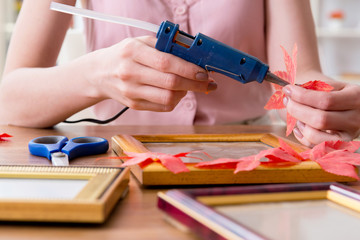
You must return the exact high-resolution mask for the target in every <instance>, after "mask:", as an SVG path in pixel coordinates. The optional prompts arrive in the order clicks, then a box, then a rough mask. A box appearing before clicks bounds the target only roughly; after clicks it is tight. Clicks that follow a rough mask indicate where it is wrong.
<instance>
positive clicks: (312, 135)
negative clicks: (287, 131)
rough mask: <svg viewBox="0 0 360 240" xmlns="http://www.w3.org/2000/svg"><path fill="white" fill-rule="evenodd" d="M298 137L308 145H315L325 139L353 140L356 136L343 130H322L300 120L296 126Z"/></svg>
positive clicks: (295, 130)
mask: <svg viewBox="0 0 360 240" xmlns="http://www.w3.org/2000/svg"><path fill="white" fill-rule="evenodd" d="M294 135H295V137H296V139H297V140H298V141H299V142H301V143H302V144H304V145H305V146H308V147H313V146H315V145H317V144H319V143H321V142H324V141H337V140H342V141H351V140H352V139H353V138H354V137H355V136H353V135H352V134H349V133H348V132H342V131H320V130H318V129H316V128H313V127H311V126H309V125H306V124H304V123H302V122H300V121H298V122H297V125H296V127H295V128H294Z"/></svg>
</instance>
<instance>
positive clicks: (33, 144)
mask: <svg viewBox="0 0 360 240" xmlns="http://www.w3.org/2000/svg"><path fill="white" fill-rule="evenodd" d="M67 141H68V138H67V137H64V136H45V137H37V138H34V139H33V140H31V141H30V142H29V151H30V153H31V154H32V155H35V156H39V157H46V158H48V159H49V160H51V153H53V152H60V151H61V149H62V148H63V147H64V146H65V145H66V142H67Z"/></svg>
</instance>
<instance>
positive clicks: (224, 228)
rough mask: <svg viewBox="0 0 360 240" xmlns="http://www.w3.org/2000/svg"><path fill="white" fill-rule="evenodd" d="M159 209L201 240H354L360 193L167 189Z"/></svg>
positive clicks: (303, 187) (332, 188)
mask: <svg viewBox="0 0 360 240" xmlns="http://www.w3.org/2000/svg"><path fill="white" fill-rule="evenodd" d="M158 207H159V209H160V210H162V211H163V212H164V213H165V215H164V216H165V217H166V219H167V220H168V221H169V222H170V223H172V224H173V225H174V226H176V227H178V228H179V229H182V230H185V231H191V232H193V233H195V234H196V235H198V236H199V237H200V238H202V239H214V240H215V239H219V240H220V239H234V240H235V239H239V240H240V239H249V240H250V239H256V240H267V239H274V240H275V239H304V240H306V239H329V240H330V239H356V238H357V236H358V235H359V233H360V230H359V228H358V227H357V226H358V225H359V223H360V192H359V191H358V190H355V189H353V188H351V187H349V186H346V185H343V184H339V183H295V184H267V185H253V186H234V187H221V188H220V187H217V188H198V189H183V190H169V191H167V192H159V193H158Z"/></svg>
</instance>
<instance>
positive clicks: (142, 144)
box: [112, 133, 354, 186]
mask: <svg viewBox="0 0 360 240" xmlns="http://www.w3.org/2000/svg"><path fill="white" fill-rule="evenodd" d="M284 140H285V141H286V142H287V143H288V144H289V145H291V146H292V148H294V149H295V150H296V151H298V152H301V151H304V150H306V148H305V147H304V146H302V145H300V144H297V143H294V142H292V141H289V140H286V139H284ZM278 146H279V141H278V137H277V136H275V135H273V134H266V133H244V134H185V135H179V134H166V135H133V136H131V135H116V136H113V137H112V148H113V150H114V151H115V153H116V154H117V155H118V156H124V153H123V152H137V153H141V152H147V151H152V152H163V153H170V154H177V153H180V152H188V151H193V150H196V151H205V152H208V153H210V154H211V155H213V154H215V155H216V154H218V156H216V157H217V158H219V157H223V158H228V157H229V156H230V158H235V157H234V155H237V156H238V155H239V154H240V155H241V154H247V155H252V154H256V153H258V152H259V151H260V150H263V149H266V148H269V147H278ZM186 165H187V167H188V168H189V170H190V171H189V172H183V173H178V174H174V173H172V172H170V171H168V170H167V169H166V168H164V167H163V166H162V165H161V164H159V163H152V164H150V165H148V166H147V167H145V168H144V169H142V168H140V167H139V166H137V165H135V166H131V167H130V168H131V172H132V173H133V175H134V176H135V177H136V178H137V180H138V181H139V182H140V183H141V184H143V185H144V186H159V185H204V184H206V185H214V184H251V183H296V182H331V181H337V182H349V181H354V179H353V178H350V177H345V176H338V175H334V174H330V173H327V172H325V171H323V170H322V169H321V168H320V166H319V165H318V164H317V163H315V162H312V161H306V162H302V163H300V164H297V165H292V166H288V167H271V168H270V167H264V166H259V167H257V168H256V169H255V170H253V171H244V172H239V173H237V174H234V170H233V169H198V168H195V167H193V165H195V163H193V162H190V163H187V164H186Z"/></svg>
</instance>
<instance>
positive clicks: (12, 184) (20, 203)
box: [0, 166, 129, 223]
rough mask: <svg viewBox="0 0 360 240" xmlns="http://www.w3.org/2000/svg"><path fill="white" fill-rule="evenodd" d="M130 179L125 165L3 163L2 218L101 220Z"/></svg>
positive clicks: (0, 175)
mask: <svg viewBox="0 0 360 240" xmlns="http://www.w3.org/2000/svg"><path fill="white" fill-rule="evenodd" d="M128 182H129V170H128V169H124V168H111V167H69V166H66V167H63V166H58V167H55V166H0V189H1V191H0V221H21V222H24V221H35V222H39V221H41V222H77V223H102V222H104V221H105V219H106V218H107V217H108V216H109V214H110V213H111V211H112V209H113V207H114V206H115V204H116V203H117V202H118V200H119V199H120V198H121V197H123V196H125V194H126V193H127V189H128Z"/></svg>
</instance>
